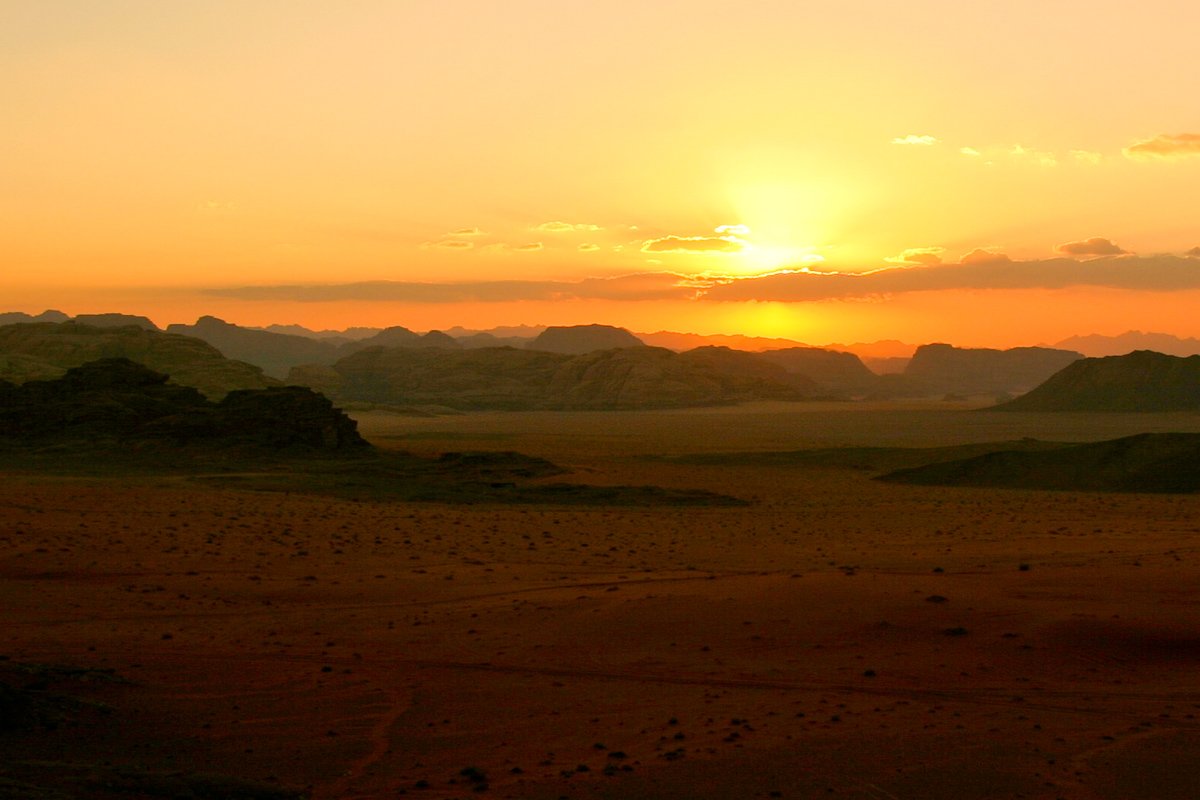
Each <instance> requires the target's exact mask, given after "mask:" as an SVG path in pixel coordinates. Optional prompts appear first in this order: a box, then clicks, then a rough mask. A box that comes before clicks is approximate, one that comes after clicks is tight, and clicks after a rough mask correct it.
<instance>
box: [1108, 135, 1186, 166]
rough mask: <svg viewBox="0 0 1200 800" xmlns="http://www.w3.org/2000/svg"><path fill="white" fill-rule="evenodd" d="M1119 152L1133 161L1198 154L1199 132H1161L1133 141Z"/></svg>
mask: <svg viewBox="0 0 1200 800" xmlns="http://www.w3.org/2000/svg"><path fill="white" fill-rule="evenodd" d="M1121 152H1123V153H1124V154H1125V157H1126V158H1132V159H1133V160H1134V161H1148V160H1151V159H1156V158H1160V159H1177V158H1187V157H1188V156H1200V133H1176V134H1170V133H1162V134H1159V135H1158V136H1155V137H1154V138H1153V139H1146V140H1144V141H1141V142H1135V143H1134V144H1131V145H1130V146H1129V147H1126V148H1125V149H1124V150H1122V151H1121Z"/></svg>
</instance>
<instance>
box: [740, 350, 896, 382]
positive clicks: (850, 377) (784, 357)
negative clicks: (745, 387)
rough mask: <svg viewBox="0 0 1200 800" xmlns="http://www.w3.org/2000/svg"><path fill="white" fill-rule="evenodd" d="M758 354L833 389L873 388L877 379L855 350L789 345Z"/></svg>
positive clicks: (789, 370)
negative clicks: (848, 351) (841, 350)
mask: <svg viewBox="0 0 1200 800" xmlns="http://www.w3.org/2000/svg"><path fill="white" fill-rule="evenodd" d="M760 355H761V356H762V357H763V358H765V359H767V360H768V361H771V362H773V363H775V364H779V365H780V366H782V367H783V368H784V369H786V370H787V371H788V372H791V373H795V374H798V375H804V376H806V377H809V378H812V379H813V380H814V381H816V382H817V383H819V384H820V385H821V386H823V387H826V388H828V389H833V390H841V391H856V390H868V389H872V388H874V386H875V384H876V382H877V380H876V379H877V378H878V376H877V375H876V374H875V373H874V372H871V370H869V369H867V366H866V365H865V364H863V362H862V360H861V359H860V358H859V357H858V356H856V355H854V353H841V352H838V351H836V350H824V349H822V348H819V347H788V348H784V349H782V350H768V351H766V352H765V353H761V354H760Z"/></svg>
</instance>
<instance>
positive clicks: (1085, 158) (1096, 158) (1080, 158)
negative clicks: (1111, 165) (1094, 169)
mask: <svg viewBox="0 0 1200 800" xmlns="http://www.w3.org/2000/svg"><path fill="white" fill-rule="evenodd" d="M1071 158H1072V159H1074V161H1075V163H1076V164H1087V165H1090V166H1094V165H1096V164H1099V163H1100V162H1102V161H1104V154H1103V153H1095V152H1093V151H1091V150H1072V151H1071Z"/></svg>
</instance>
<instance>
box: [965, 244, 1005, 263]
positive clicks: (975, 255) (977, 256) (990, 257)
mask: <svg viewBox="0 0 1200 800" xmlns="http://www.w3.org/2000/svg"><path fill="white" fill-rule="evenodd" d="M1011 261H1012V259H1011V258H1009V257H1008V256H1007V255H1005V254H1004V253H993V252H992V251H991V250H987V249H984V248H982V247H976V248H975V249H974V250H972V251H971V252H969V253H967V254H966V255H965V256H963V257H962V262H961V263H963V264H996V263H1000V264H1006V263H1009V262H1011Z"/></svg>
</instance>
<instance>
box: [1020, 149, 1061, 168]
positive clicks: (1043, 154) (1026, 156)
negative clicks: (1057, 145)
mask: <svg viewBox="0 0 1200 800" xmlns="http://www.w3.org/2000/svg"><path fill="white" fill-rule="evenodd" d="M1008 153H1009V155H1011V156H1012V157H1013V158H1017V159H1023V160H1029V161H1032V162H1033V163H1034V164H1037V165H1038V166H1039V167H1057V166H1058V156H1056V155H1055V154H1054V153H1051V152H1049V151H1046V150H1032V149H1030V148H1028V147H1025V146H1023V145H1020V144H1014V145H1013V146H1012V147H1010V148H1008Z"/></svg>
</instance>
